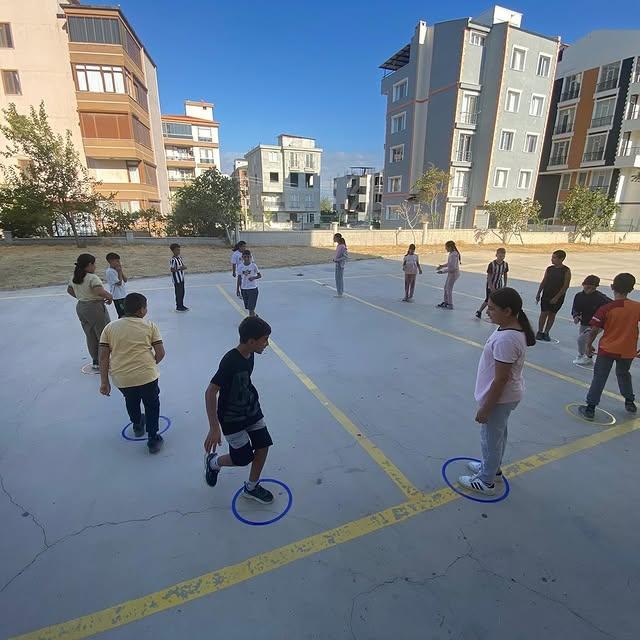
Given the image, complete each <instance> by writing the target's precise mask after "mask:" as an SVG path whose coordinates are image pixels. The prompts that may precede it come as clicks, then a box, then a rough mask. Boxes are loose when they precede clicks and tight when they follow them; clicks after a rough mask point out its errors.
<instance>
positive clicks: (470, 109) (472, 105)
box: [460, 93, 478, 124]
mask: <svg viewBox="0 0 640 640" xmlns="http://www.w3.org/2000/svg"><path fill="white" fill-rule="evenodd" d="M460 119H461V121H462V122H464V123H465V124H476V122H477V120H478V94H476V93H465V94H463V96H462V109H461V113H460Z"/></svg>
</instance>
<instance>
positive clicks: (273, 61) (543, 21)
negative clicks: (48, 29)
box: [96, 0, 640, 192]
mask: <svg viewBox="0 0 640 640" xmlns="http://www.w3.org/2000/svg"><path fill="white" fill-rule="evenodd" d="M96 3H97V2H96ZM104 4H106V3H104ZM119 4H120V6H121V8H122V10H123V12H124V13H125V15H126V16H127V18H128V19H129V21H130V22H131V23H132V25H133V27H134V29H135V30H136V32H137V33H138V35H139V36H140V38H141V39H142V40H143V42H144V43H145V46H146V47H147V49H148V50H149V52H150V54H151V56H152V57H153V59H154V60H155V62H156V64H157V65H158V79H159V84H160V101H161V106H162V111H163V113H182V109H183V106H182V103H183V100H184V99H192V100H197V99H204V100H208V101H211V102H214V103H215V104H216V112H215V113H216V118H217V119H218V120H219V121H220V138H221V145H220V146H221V151H222V164H223V170H224V171H228V170H229V167H230V163H231V162H232V160H233V158H234V157H241V156H242V155H243V154H244V153H245V152H246V151H248V150H249V149H251V148H252V147H254V146H255V145H256V144H258V143H265V144H269V143H273V142H274V141H275V137H276V136H277V135H278V134H279V133H283V132H286V133H293V134H298V135H309V136H312V137H315V138H316V140H317V144H318V145H319V146H321V147H322V148H323V149H324V150H325V154H324V166H323V172H322V173H323V176H322V177H323V184H322V186H323V191H325V192H326V191H327V190H329V189H330V188H331V179H332V178H333V176H334V175H337V174H338V173H342V172H343V171H344V170H345V169H347V168H348V167H349V166H351V165H361V164H364V165H375V166H378V167H379V166H380V165H381V164H382V156H383V152H382V146H383V143H384V100H383V98H382V96H381V95H380V79H381V77H382V71H381V70H380V69H378V65H380V63H382V62H384V60H386V59H387V57H389V56H390V55H391V54H392V53H394V52H395V51H396V50H397V49H399V48H400V47H402V46H403V45H404V44H406V43H407V42H408V41H409V39H410V38H411V35H412V33H413V29H414V27H415V23H416V22H417V21H418V20H420V19H423V20H426V21H427V22H429V23H433V22H438V21H441V20H449V19H452V18H459V17H463V16H474V15H478V14H479V13H481V12H483V11H484V10H485V9H486V8H487V7H488V6H490V4H491V3H490V2H488V1H485V0H480V1H475V0H474V1H466V0H460V1H459V2H457V3H433V2H429V1H428V0H421V1H417V0H404V1H403V0H399V1H397V2H389V1H388V0H386V1H384V2H383V1H382V0H352V1H351V2H348V1H347V2H345V1H337V0H324V1H323V2H305V1H304V0H297V1H290V0H286V1H284V0H283V1H279V0H271V1H269V2H265V1H259V0H248V1H247V2H237V1H234V2H232V1H229V0H181V1H180V2H176V1H175V0H119ZM503 5H504V6H507V7H509V8H511V9H514V10H516V11H520V12H522V13H524V20H523V24H522V26H523V27H524V28H526V29H529V30H532V31H537V32H541V33H544V34H547V35H560V36H561V37H562V40H563V41H564V42H568V43H571V42H573V41H575V40H576V39H578V38H580V37H581V36H582V35H584V34H586V33H587V32H589V31H592V30H594V29H605V28H608V29H622V28H636V29H637V28H640V3H639V2H633V1H632V0H624V1H623V0H607V1H606V2H603V1H602V0H598V1H595V0H564V2H551V1H549V0H546V1H544V0H543V1H542V2H541V1H540V0H535V1H534V0H519V1H518V2H513V3H511V2H504V3H503Z"/></svg>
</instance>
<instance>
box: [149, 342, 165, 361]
mask: <svg viewBox="0 0 640 640" xmlns="http://www.w3.org/2000/svg"><path fill="white" fill-rule="evenodd" d="M151 346H152V347H153V353H154V355H155V357H156V364H160V363H161V362H162V361H163V360H164V357H165V355H167V353H166V351H165V350H164V344H163V343H162V340H161V341H160V342H154V343H153V344H152V345H151Z"/></svg>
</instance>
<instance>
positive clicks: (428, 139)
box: [381, 6, 559, 228]
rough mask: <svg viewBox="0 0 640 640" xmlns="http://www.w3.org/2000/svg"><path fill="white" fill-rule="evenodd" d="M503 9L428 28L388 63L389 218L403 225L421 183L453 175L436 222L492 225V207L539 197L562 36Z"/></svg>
mask: <svg viewBox="0 0 640 640" xmlns="http://www.w3.org/2000/svg"><path fill="white" fill-rule="evenodd" d="M521 21H522V14H520V13H517V12H515V11H511V10H510V9H505V8H503V7H498V6H494V7H493V8H491V9H490V10H488V11H487V12H485V13H483V14H482V15H480V16H478V17H476V18H461V19H457V20H450V21H446V22H439V23H437V24H435V25H432V26H429V25H427V23H426V22H423V21H420V22H419V23H418V25H417V27H416V30H415V34H414V36H413V38H412V40H411V42H410V43H409V44H407V45H405V46H404V47H402V48H401V49H400V50H399V51H397V52H396V53H395V54H394V55H393V56H391V57H390V58H389V59H388V60H387V61H386V62H384V63H383V64H382V65H381V68H382V69H384V70H385V71H386V72H387V73H386V75H385V76H384V78H383V80H382V94H383V95H385V96H386V97H387V114H386V135H385V165H384V176H385V185H384V186H385V189H384V195H383V216H382V223H383V224H384V225H386V226H398V224H399V220H400V221H401V212H402V210H403V207H404V208H406V207H407V206H408V207H411V206H415V205H413V204H411V203H412V196H413V195H414V188H413V187H414V185H415V182H416V180H417V179H418V178H419V177H420V176H421V175H422V174H423V173H424V172H425V171H426V170H427V169H428V168H429V167H430V166H435V167H437V168H439V169H442V170H444V171H447V172H448V173H449V175H450V183H449V189H448V193H447V195H446V200H445V203H444V206H443V208H442V210H441V211H439V215H438V217H437V219H436V220H432V223H434V224H437V225H438V226H444V227H448V228H456V227H472V226H486V225H487V224H488V219H487V215H486V212H485V206H484V205H485V203H486V202H488V201H494V200H505V199H511V198H527V197H531V198H532V197H533V195H534V189H535V184H536V174H537V169H538V165H539V162H540V155H541V150H542V140H543V137H544V130H545V124H546V119H547V114H548V110H549V102H550V95H551V87H552V82H553V76H554V73H555V65H556V60H557V55H558V48H559V38H557V37H548V36H544V35H540V34H537V33H533V32H531V31H528V30H526V29H523V28H522V27H521Z"/></svg>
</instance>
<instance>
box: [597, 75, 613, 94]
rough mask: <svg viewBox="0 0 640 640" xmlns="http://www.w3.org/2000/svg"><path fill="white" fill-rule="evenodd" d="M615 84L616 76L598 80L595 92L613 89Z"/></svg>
mask: <svg viewBox="0 0 640 640" xmlns="http://www.w3.org/2000/svg"><path fill="white" fill-rule="evenodd" d="M617 86H618V78H609V79H608V80H603V81H602V82H598V84H597V85H596V93H600V92H601V91H609V89H615V88H616V87H617Z"/></svg>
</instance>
